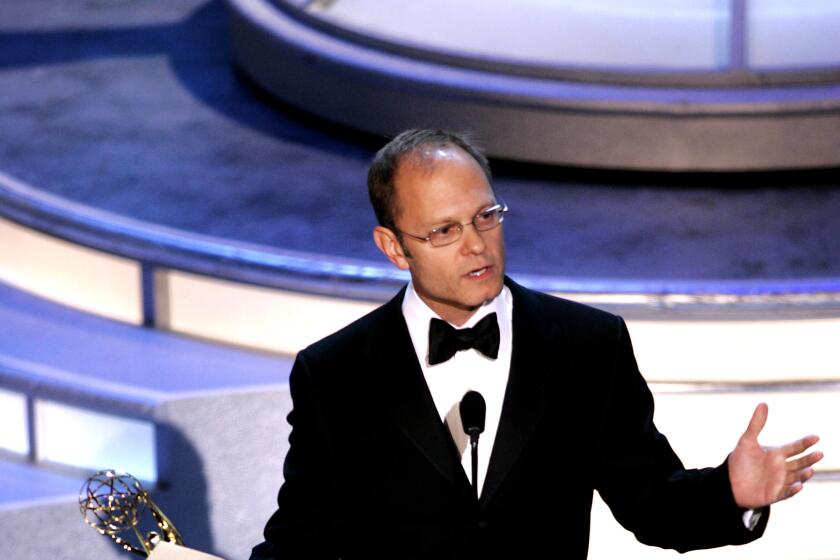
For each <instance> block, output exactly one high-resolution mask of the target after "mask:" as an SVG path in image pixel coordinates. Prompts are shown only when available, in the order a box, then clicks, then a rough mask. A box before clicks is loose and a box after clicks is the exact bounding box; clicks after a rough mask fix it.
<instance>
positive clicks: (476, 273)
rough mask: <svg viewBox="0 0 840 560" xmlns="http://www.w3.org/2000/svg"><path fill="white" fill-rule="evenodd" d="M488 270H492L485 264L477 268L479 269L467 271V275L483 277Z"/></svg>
mask: <svg viewBox="0 0 840 560" xmlns="http://www.w3.org/2000/svg"><path fill="white" fill-rule="evenodd" d="M488 272H490V267H489V266H485V267H482V268H477V269H475V270H473V271H472V272H469V273H467V276H469V277H470V278H481V277H482V276H484V275H485V274H487V273H488Z"/></svg>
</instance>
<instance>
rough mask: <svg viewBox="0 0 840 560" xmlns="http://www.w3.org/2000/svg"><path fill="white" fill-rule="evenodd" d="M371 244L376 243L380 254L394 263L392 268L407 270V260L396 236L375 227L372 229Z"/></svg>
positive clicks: (384, 229) (382, 228) (385, 229)
mask: <svg viewBox="0 0 840 560" xmlns="http://www.w3.org/2000/svg"><path fill="white" fill-rule="evenodd" d="M373 242H374V243H376V246H377V247H379V250H380V251H382V254H383V255H385V256H386V257H388V260H389V261H391V262H392V263H394V266H396V267H397V268H399V269H402V270H408V259H407V258H406V256H405V251H403V247H402V244H401V243H400V240H399V239H397V234H395V233H394V232H393V231H391V230H390V229H388V228H385V227H382V226H376V227H375V228H373Z"/></svg>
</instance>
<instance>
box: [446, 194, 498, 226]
mask: <svg viewBox="0 0 840 560" xmlns="http://www.w3.org/2000/svg"><path fill="white" fill-rule="evenodd" d="M497 204H499V202H498V201H496V200H491V201H490V202H485V203H484V204H482V205H481V206H479V207H478V210H476V211H475V212H473V213H472V214H470V219H472V218H474V217H476V216H478V215H479V214H481V211H482V210H486V209H487V208H490V207H491V206H496V205H497ZM460 223H463V222H461V221H460V220H458V219H457V218H452V217H449V218H441V219H440V220H435V221H434V222H431V224H432V225H430V226H429V227H430V228H432V229H434V228H437V227H440V226H445V225H448V224H460Z"/></svg>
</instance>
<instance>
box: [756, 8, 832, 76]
mask: <svg viewBox="0 0 840 560" xmlns="http://www.w3.org/2000/svg"><path fill="white" fill-rule="evenodd" d="M838 29H840V2H838V1H837V0H808V1H807V2H794V1H791V0H751V1H749V2H747V63H748V65H749V66H750V67H751V68H753V69H771V68H777V69H782V68H785V69H788V68H797V67H800V68H801V67H819V66H840V35H838V33H837V31H838Z"/></svg>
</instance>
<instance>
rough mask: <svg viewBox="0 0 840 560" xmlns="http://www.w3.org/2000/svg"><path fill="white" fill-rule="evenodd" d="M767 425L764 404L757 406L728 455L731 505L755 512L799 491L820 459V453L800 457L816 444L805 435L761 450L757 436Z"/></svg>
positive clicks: (813, 436)
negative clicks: (745, 428) (732, 501)
mask: <svg viewBox="0 0 840 560" xmlns="http://www.w3.org/2000/svg"><path fill="white" fill-rule="evenodd" d="M766 422H767V405H766V404H765V403H761V404H759V405H758V406H757V407H756V408H755V412H753V415H752V418H751V419H750V424H749V426H747V431H745V432H744V434H743V435H742V436H741V438H740V439H739V440H738V445H736V446H735V449H734V450H733V451H732V453H730V454H729V481H730V483H731V484H732V495H733V496H734V497H735V503H737V504H738V506H740V507H742V508H744V509H758V508H760V507H764V506H768V505H770V504H772V503H775V502H779V501H781V500H786V499H788V498H790V497H791V496H793V495H794V494H796V493H798V492H799V491H800V490H802V485H803V484H804V483H805V481H806V480H808V479H809V478H811V477H812V476H813V475H814V469H813V468H811V467H812V466H813V465H814V464H815V463H816V462H817V461H819V460H820V459H822V458H823V454H822V452H821V451H813V452H811V453H808V454H807V455H802V453H804V452H805V451H806V450H808V448H810V447H811V446H812V445H814V444H815V443H817V441H819V439H820V438H819V437H817V436H815V435H810V436H806V437H804V438H802V439H798V440H796V441H794V442H791V443H788V444H786V445H782V446H780V447H762V446H761V445H759V443H758V436H759V434H760V433H761V430H762V429H764V425H765V423H766Z"/></svg>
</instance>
